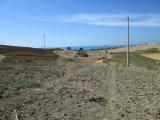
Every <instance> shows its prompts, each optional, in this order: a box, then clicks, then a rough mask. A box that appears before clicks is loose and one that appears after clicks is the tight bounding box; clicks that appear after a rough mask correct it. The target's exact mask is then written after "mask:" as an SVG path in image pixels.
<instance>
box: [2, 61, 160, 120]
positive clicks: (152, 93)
mask: <svg viewBox="0 0 160 120" xmlns="http://www.w3.org/2000/svg"><path fill="white" fill-rule="evenodd" d="M0 67H1V68H0V80H1V84H0V93H1V94H0V119H2V120H9V119H10V117H11V114H12V111H13V110H16V111H17V114H18V118H19V119H20V120H136V119H137V120H159V119H160V107H159V106H160V95H159V94H160V75H159V73H157V72H150V71H148V70H146V69H143V68H137V67H130V68H126V67H124V66H111V65H106V64H103V63H64V62H39V63H38V62H36V63H20V64H18V63H15V64H3V65H2V64H1V66H0ZM68 76H70V77H68ZM26 79H34V80H38V81H41V82H42V83H43V86H42V87H40V88H36V89H35V88H24V87H23V86H22V82H23V81H24V80H26Z"/></svg>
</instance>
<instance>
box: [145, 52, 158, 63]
mask: <svg viewBox="0 0 160 120" xmlns="http://www.w3.org/2000/svg"><path fill="white" fill-rule="evenodd" d="M143 56H145V57H148V58H151V59H154V60H159V61H160V53H154V54H143Z"/></svg>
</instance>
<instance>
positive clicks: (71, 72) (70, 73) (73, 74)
mask: <svg viewBox="0 0 160 120" xmlns="http://www.w3.org/2000/svg"><path fill="white" fill-rule="evenodd" d="M77 70H78V64H77V63H75V62H73V63H70V64H68V65H67V71H66V73H67V79H68V80H73V81H77V80H78V76H77Z"/></svg>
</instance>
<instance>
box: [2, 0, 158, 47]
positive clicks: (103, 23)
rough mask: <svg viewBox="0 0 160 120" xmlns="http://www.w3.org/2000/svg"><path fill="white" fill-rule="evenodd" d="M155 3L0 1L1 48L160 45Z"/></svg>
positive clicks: (120, 0)
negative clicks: (127, 43)
mask: <svg viewBox="0 0 160 120" xmlns="http://www.w3.org/2000/svg"><path fill="white" fill-rule="evenodd" d="M159 5H160V0H0V15H1V17H0V43H1V44H9V45H19V46H30V47H42V45H43V34H44V33H45V34H46V41H47V42H46V44H47V47H60V46H85V45H86V46H88V45H90V46H92V45H106V44H107V45H115V44H125V43H126V40H127V27H126V26H127V21H126V17H127V16H128V15H129V16H130V18H131V43H132V44H141V43H146V42H147V43H154V42H160V7H159Z"/></svg>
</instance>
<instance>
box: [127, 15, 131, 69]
mask: <svg viewBox="0 0 160 120" xmlns="http://www.w3.org/2000/svg"><path fill="white" fill-rule="evenodd" d="M127 19H128V43H127V66H128V67H129V41H130V18H129V16H128V17H127Z"/></svg>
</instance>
